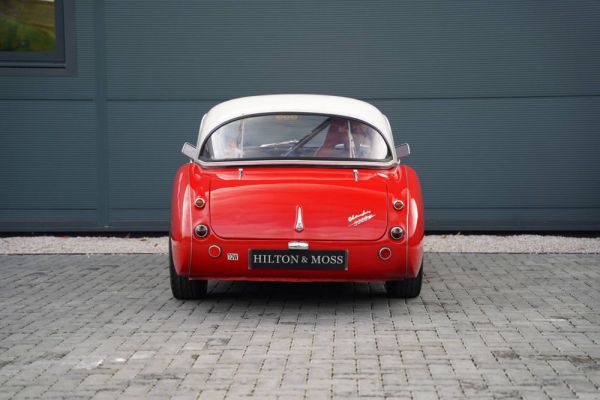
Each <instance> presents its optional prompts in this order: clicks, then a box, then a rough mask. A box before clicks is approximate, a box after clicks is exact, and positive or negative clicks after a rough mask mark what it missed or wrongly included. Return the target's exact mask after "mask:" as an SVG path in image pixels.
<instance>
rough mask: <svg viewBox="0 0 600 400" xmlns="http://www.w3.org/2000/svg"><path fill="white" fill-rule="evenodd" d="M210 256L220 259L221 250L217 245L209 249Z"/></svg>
mask: <svg viewBox="0 0 600 400" xmlns="http://www.w3.org/2000/svg"><path fill="white" fill-rule="evenodd" d="M208 255H209V256H211V257H212V258H219V256H220V255H221V248H220V247H219V246H217V245H216V244H213V245H211V246H210V247H209V248H208Z"/></svg>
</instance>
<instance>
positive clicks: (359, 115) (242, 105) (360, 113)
mask: <svg viewBox="0 0 600 400" xmlns="http://www.w3.org/2000/svg"><path fill="white" fill-rule="evenodd" d="M267 113H308V114H327V115H337V116H342V117H348V118H353V119H358V120H361V121H364V122H366V123H368V124H370V125H372V126H373V127H375V128H376V129H377V130H379V131H380V132H381V133H382V134H383V136H384V138H385V140H386V141H387V142H388V144H389V145H390V147H391V148H392V149H393V148H394V139H393V136H392V132H391V128H390V124H389V122H388V120H387V118H386V116H385V115H383V114H382V113H381V111H379V109H377V108H376V107H375V106H373V105H371V104H369V103H366V102H364V101H361V100H356V99H351V98H349V97H338V96H327V95H320V94H273V95H264V96H251V97H240V98H238V99H233V100H228V101H225V102H223V103H220V104H217V105H216V106H214V107H213V108H211V109H210V110H209V111H208V113H207V114H206V115H205V116H204V118H203V119H202V123H201V125H200V132H199V135H198V147H199V148H200V146H202V144H203V143H204V141H205V140H206V138H207V136H208V134H209V133H211V132H212V131H213V130H214V129H215V128H217V127H219V126H220V125H222V124H224V123H226V122H228V121H231V120H234V119H237V118H240V117H243V116H246V115H255V114H267Z"/></svg>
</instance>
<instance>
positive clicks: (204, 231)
mask: <svg viewBox="0 0 600 400" xmlns="http://www.w3.org/2000/svg"><path fill="white" fill-rule="evenodd" d="M194 233H195V234H196V236H197V237H199V238H204V237H206V235H208V226H206V225H204V224H199V225H196V227H195V228H194Z"/></svg>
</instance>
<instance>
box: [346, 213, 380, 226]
mask: <svg viewBox="0 0 600 400" xmlns="http://www.w3.org/2000/svg"><path fill="white" fill-rule="evenodd" d="M374 216H375V214H373V213H371V210H363V211H362V212H361V213H360V214H352V215H351V216H349V217H348V226H358V225H360V224H362V223H363V222H367V221H368V220H370V219H371V218H373V217H374Z"/></svg>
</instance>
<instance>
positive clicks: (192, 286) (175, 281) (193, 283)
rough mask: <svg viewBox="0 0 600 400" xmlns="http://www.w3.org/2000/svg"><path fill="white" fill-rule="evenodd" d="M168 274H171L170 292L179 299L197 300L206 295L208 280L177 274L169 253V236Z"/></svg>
mask: <svg viewBox="0 0 600 400" xmlns="http://www.w3.org/2000/svg"><path fill="white" fill-rule="evenodd" d="M169 275H170V276H171V292H173V297H175V298H176V299H179V300H198V299H202V298H204V297H206V288H207V286H208V281H200V280H190V279H188V278H186V277H185V276H180V275H177V271H175V265H174V264H173V255H172V254H171V238H169Z"/></svg>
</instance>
